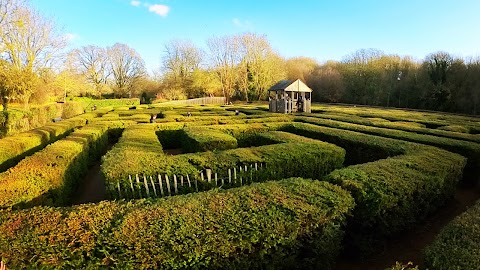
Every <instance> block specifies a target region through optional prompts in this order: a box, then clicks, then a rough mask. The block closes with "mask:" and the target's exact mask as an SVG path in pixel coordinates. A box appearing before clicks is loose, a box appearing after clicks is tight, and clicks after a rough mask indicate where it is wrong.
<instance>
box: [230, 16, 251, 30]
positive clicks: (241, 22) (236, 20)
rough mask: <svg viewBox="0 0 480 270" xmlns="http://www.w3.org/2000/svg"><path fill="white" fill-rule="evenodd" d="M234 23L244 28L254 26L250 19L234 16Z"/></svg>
mask: <svg viewBox="0 0 480 270" xmlns="http://www.w3.org/2000/svg"><path fill="white" fill-rule="evenodd" d="M232 23H233V25H235V26H236V27H238V28H243V29H247V28H252V27H253V24H252V23H251V22H250V21H248V20H240V19H239V18H233V19H232Z"/></svg>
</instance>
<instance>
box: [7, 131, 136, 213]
mask: <svg viewBox="0 0 480 270" xmlns="http://www.w3.org/2000/svg"><path fill="white" fill-rule="evenodd" d="M125 124H128V123H125V122H110V123H105V124H103V125H87V126H85V127H84V128H82V129H79V130H77V131H75V132H73V133H72V134H71V135H69V136H68V137H66V138H64V139H62V140H59V141H57V142H55V143H53V144H51V145H49V146H47V147H45V149H43V150H42V151H39V152H37V153H35V154H34V155H32V156H29V157H27V158H25V159H24V160H22V161H21V162H20V163H18V165H17V166H15V167H13V168H11V169H9V170H8V171H6V172H4V173H2V174H0V192H1V194H2V196H1V197H0V208H6V207H25V206H32V205H45V204H46V205H63V204H65V203H67V202H68V200H69V198H70V195H71V193H72V191H73V190H74V188H75V187H76V185H77V184H78V181H79V180H80V179H81V177H82V176H83V175H84V174H85V173H86V171H87V168H88V165H89V163H90V162H92V161H94V160H95V159H97V158H98V157H99V155H100V154H101V153H102V152H103V151H104V150H105V149H106V147H107V145H108V130H109V129H110V128H119V127H123V126H124V125H125Z"/></svg>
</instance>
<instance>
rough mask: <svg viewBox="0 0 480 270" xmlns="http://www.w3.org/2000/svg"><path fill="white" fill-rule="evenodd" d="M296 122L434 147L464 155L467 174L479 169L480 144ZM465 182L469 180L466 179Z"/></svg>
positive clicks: (339, 124) (329, 122) (304, 119)
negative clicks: (466, 162) (466, 163)
mask: <svg viewBox="0 0 480 270" xmlns="http://www.w3.org/2000/svg"><path fill="white" fill-rule="evenodd" d="M296 121H301V122H306V123H312V124H316V125H322V126H329V127H333V128H338V129H345V130H352V131H357V132H362V133H367V134H373V135H379V136H382V137H388V138H394V139H400V140H404V141H410V142H417V143H422V144H427V145H432V146H436V147H439V148H442V149H445V150H448V151H451V152H454V153H458V154H461V155H464V156H465V157H467V158H468V168H467V170H468V173H472V172H473V173H474V171H476V170H478V169H480V144H477V143H473V142H467V141H461V140H455V139H450V138H442V137H437V136H432V135H424V134H417V133H413V132H407V131H401V130H393V129H386V128H377V127H369V126H363V125H357V124H350V123H345V122H340V121H334V120H326V119H318V118H309V117H302V118H296ZM466 179H467V180H471V179H469V178H466Z"/></svg>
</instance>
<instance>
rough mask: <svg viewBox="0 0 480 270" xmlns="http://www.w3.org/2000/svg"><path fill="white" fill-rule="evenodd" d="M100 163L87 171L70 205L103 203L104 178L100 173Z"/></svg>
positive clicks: (104, 197)
mask: <svg viewBox="0 0 480 270" xmlns="http://www.w3.org/2000/svg"><path fill="white" fill-rule="evenodd" d="M100 163H101V161H98V162H96V163H95V164H94V165H93V166H92V167H91V168H90V170H89V171H88V173H87V175H86V176H85V178H84V180H83V182H82V184H81V185H80V186H79V187H78V189H77V192H75V194H74V196H73V198H72V204H74V205H76V204H83V203H94V202H99V201H103V200H105V199H106V196H105V178H104V177H103V175H102V173H101V172H100Z"/></svg>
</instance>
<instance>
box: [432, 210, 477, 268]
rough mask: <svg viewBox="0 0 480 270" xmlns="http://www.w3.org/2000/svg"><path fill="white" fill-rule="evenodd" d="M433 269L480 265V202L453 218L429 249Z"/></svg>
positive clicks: (475, 266)
mask: <svg viewBox="0 0 480 270" xmlns="http://www.w3.org/2000/svg"><path fill="white" fill-rule="evenodd" d="M425 267H428V269H432V270H443V269H445V270H447V269H448V270H477V269H479V267H480V201H477V203H476V204H475V205H474V206H472V207H471V208H470V209H468V210H467V211H466V212H464V213H463V214H461V215H459V216H458V217H456V218H455V219H454V220H453V221H451V222H450V223H449V224H448V225H447V226H446V227H445V228H444V229H443V230H442V231H441V232H440V234H439V235H437V237H436V238H435V241H434V242H433V243H432V244H431V245H430V246H428V247H427V249H426V250H425Z"/></svg>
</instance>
